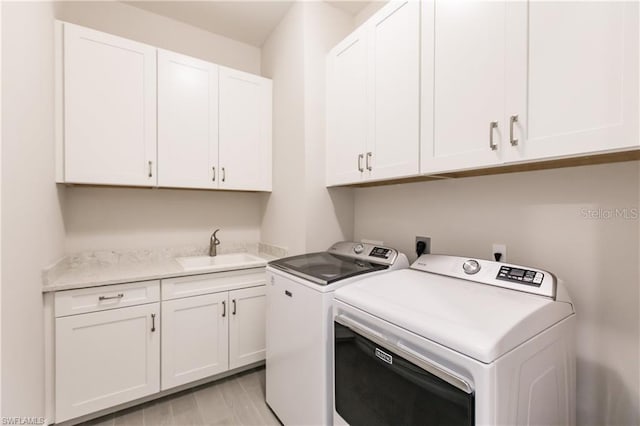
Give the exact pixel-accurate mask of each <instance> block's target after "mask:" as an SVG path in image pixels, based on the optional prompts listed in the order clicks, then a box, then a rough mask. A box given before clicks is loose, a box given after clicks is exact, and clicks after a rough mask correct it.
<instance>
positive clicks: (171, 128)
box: [158, 50, 218, 189]
mask: <svg viewBox="0 0 640 426" xmlns="http://www.w3.org/2000/svg"><path fill="white" fill-rule="evenodd" d="M217 167H218V66H217V65H214V64H211V63H209V62H205V61H201V60H199V59H194V58H190V57H188V56H184V55H179V54H177V53H173V52H167V51H164V50H159V51H158V185H159V186H165V187H184V188H204V189H212V188H217V187H218V183H217V177H218V176H217V175H218V173H217V172H218V170H216V169H217Z"/></svg>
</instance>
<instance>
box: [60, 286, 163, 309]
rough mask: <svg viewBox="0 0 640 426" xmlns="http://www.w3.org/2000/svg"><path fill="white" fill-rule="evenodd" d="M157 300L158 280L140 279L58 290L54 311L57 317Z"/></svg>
mask: <svg viewBox="0 0 640 426" xmlns="http://www.w3.org/2000/svg"><path fill="white" fill-rule="evenodd" d="M159 300H160V281H158V280H155V281H142V282H137V283H130V284H116V285H109V286H101V287H91V288H82V289H78V290H67V291H59V292H57V293H56V295H55V312H56V318H57V317H63V316H67V315H75V314H84V313H87V312H97V311H104V310H106V309H113V308H121V307H124V306H133V305H142V304H145V303H152V302H158V301H159Z"/></svg>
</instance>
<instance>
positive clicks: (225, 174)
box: [222, 167, 227, 182]
mask: <svg viewBox="0 0 640 426" xmlns="http://www.w3.org/2000/svg"><path fill="white" fill-rule="evenodd" d="M226 180H227V171H226V170H225V169H224V167H223V168H222V181H223V182H224V181H226Z"/></svg>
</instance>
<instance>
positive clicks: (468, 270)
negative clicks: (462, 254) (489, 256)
mask: <svg viewBox="0 0 640 426" xmlns="http://www.w3.org/2000/svg"><path fill="white" fill-rule="evenodd" d="M462 269H464V273H465V274H467V275H473V274H477V273H478V271H479V270H480V264H479V263H478V261H477V260H473V259H469V260H467V261H466V262H464V263H463V264H462Z"/></svg>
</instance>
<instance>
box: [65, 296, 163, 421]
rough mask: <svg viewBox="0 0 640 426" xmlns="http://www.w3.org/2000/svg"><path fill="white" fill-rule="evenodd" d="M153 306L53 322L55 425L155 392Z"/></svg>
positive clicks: (156, 331) (157, 384)
mask: <svg viewBox="0 0 640 426" xmlns="http://www.w3.org/2000/svg"><path fill="white" fill-rule="evenodd" d="M159 314H160V309H159V304H158V303H152V304H148V305H140V306H132V307H128V308H121V309H112V310H109V311H102V312H95V313H90V314H81V315H72V316H68V317H61V318H57V319H56V345H55V346H56V349H55V350H56V361H55V363H56V368H55V371H56V375H55V376H56V380H55V382H56V384H55V386H56V423H60V422H62V421H65V420H69V419H72V418H75V417H78V416H82V415H85V414H88V413H92V412H95V411H99V410H102V409H104V408H108V407H112V406H114V405H117V404H121V403H124V402H127V401H132V400H134V399H137V398H141V397H143V396H146V395H150V394H153V393H155V392H158V391H159V390H160V317H159Z"/></svg>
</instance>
